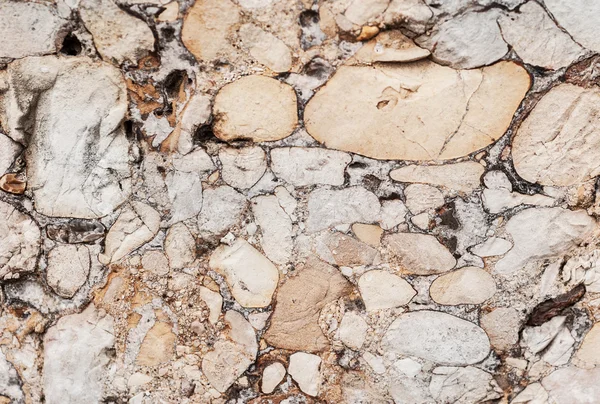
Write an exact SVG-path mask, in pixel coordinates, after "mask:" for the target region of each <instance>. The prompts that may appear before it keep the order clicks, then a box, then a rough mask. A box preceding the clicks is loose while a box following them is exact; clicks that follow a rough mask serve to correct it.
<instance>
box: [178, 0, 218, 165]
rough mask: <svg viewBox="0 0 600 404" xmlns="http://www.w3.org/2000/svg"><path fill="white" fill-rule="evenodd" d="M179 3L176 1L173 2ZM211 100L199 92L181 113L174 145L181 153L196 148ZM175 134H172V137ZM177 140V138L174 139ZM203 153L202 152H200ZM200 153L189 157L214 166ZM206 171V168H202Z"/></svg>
mask: <svg viewBox="0 0 600 404" xmlns="http://www.w3.org/2000/svg"><path fill="white" fill-rule="evenodd" d="M173 3H175V4H177V3H176V2H173ZM211 100H212V98H211V97H210V96H208V95H206V94H202V93H197V94H195V95H193V96H192V97H191V98H190V100H189V101H188V103H187V104H186V106H185V109H184V110H183V112H182V113H181V120H180V121H179V122H178V124H177V126H176V127H175V130H174V132H175V134H176V138H177V139H176V145H175V146H173V148H174V149H176V150H177V151H179V153H181V154H184V155H187V154H188V153H190V152H191V151H192V150H193V148H194V139H193V137H194V133H195V132H196V130H197V129H198V128H199V127H200V126H202V125H204V124H205V123H207V122H208V120H209V119H210V114H211V112H212V110H211ZM171 136H173V135H170V136H169V137H171ZM174 140H175V139H174ZM200 151H203V150H202V149H197V150H194V153H200ZM200 155H202V153H200ZM200 155H196V158H195V159H193V160H192V159H191V158H190V159H189V160H191V162H194V163H200V164H202V163H203V162H205V161H206V162H210V163H209V164H210V166H211V167H212V160H211V159H210V157H209V156H208V154H206V153H204V154H203V155H202V156H201V157H202V159H200ZM173 165H175V159H174V161H173ZM176 168H177V169H178V170H182V169H181V168H179V167H176ZM200 171H204V170H200Z"/></svg>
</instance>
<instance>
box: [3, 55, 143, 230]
mask: <svg viewBox="0 0 600 404" xmlns="http://www.w3.org/2000/svg"><path fill="white" fill-rule="evenodd" d="M7 72H8V80H7V81H8V83H9V89H8V91H7V92H6V93H5V94H4V97H3V98H4V103H5V105H4V107H5V109H4V111H2V110H3V108H0V111H1V112H0V114H1V115H5V116H2V118H1V119H2V121H3V122H4V123H6V126H5V130H7V134H8V136H10V137H11V138H12V139H13V140H15V141H18V142H21V143H24V144H29V146H28V147H27V150H26V153H25V160H26V163H27V187H28V189H30V190H32V192H33V200H34V203H35V209H36V211H37V212H38V213H41V214H43V215H46V216H52V217H78V218H86V219H92V218H99V217H102V216H105V215H107V214H110V213H112V212H113V210H114V209H116V208H117V207H118V206H119V205H121V204H122V203H123V202H124V201H125V200H126V199H127V198H128V197H129V194H130V191H131V181H130V177H131V171H130V166H129V155H128V153H129V142H128V140H127V138H126V137H125V130H124V127H123V121H124V119H125V113H126V111H127V93H126V86H125V80H124V79H123V76H122V74H121V72H120V71H119V70H118V69H116V68H115V67H113V66H111V65H109V64H107V63H103V62H96V61H93V60H92V59H89V58H86V57H69V58H63V57H55V56H46V57H39V58H38V57H30V58H25V59H20V60H18V61H15V62H13V63H10V64H9V65H8V69H7ZM17 100H20V101H17ZM91 100H92V101H91ZM25 128H31V130H25ZM74 134H77V136H75V135H74Z"/></svg>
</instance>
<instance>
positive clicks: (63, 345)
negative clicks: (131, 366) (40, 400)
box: [43, 304, 115, 404]
mask: <svg viewBox="0 0 600 404" xmlns="http://www.w3.org/2000/svg"><path fill="white" fill-rule="evenodd" d="M114 343H115V337H114V325H113V318H112V317H111V316H110V315H108V314H106V313H104V312H103V311H102V310H99V309H96V307H95V306H94V305H93V304H90V305H89V306H88V307H87V308H86V309H85V310H84V311H83V312H82V313H81V314H71V315H68V316H64V317H62V318H61V319H60V320H58V322H57V323H56V325H55V326H53V327H51V328H49V329H48V331H47V332H46V335H45V336H44V370H43V375H44V376H43V377H44V395H45V399H46V402H47V403H48V404H63V403H83V402H86V403H96V402H101V401H102V399H103V397H104V389H105V380H106V377H107V376H108V372H109V369H108V365H109V363H110V361H111V357H110V356H109V350H111V349H113V347H114Z"/></svg>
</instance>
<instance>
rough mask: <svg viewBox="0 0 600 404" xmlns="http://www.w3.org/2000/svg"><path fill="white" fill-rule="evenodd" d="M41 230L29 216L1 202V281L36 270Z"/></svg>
mask: <svg viewBox="0 0 600 404" xmlns="http://www.w3.org/2000/svg"><path fill="white" fill-rule="evenodd" d="M39 249H40V229H39V228H38V227H37V225H36V224H35V222H34V221H33V220H32V219H31V218H30V217H29V216H27V215H24V214H23V213H21V212H19V211H18V210H16V209H15V208H14V207H13V206H11V205H9V204H8V203H5V202H2V201H0V280H4V279H11V278H13V277H19V273H21V272H31V271H33V270H34V269H35V265H36V262H37V256H38V253H39Z"/></svg>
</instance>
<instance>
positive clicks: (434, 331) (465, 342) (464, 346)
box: [381, 310, 490, 366]
mask: <svg viewBox="0 0 600 404" xmlns="http://www.w3.org/2000/svg"><path fill="white" fill-rule="evenodd" d="M381 347H382V349H383V350H384V351H385V352H391V353H395V354H397V355H406V356H416V357H418V358H422V359H425V360H429V361H432V362H436V363H439V364H445V365H451V366H463V365H471V364H475V363H477V362H480V361H482V360H483V359H485V357H486V356H487V355H488V353H489V351H490V341H489V339H488V337H487V335H486V333H485V331H483V330H482V329H481V328H479V327H478V326H477V325H475V324H473V323H471V322H469V321H466V320H462V319H460V318H458V317H454V316H452V315H450V314H445V313H441V312H436V311H429V310H423V311H416V312H410V313H405V314H402V315H400V316H399V317H398V318H397V319H396V320H394V322H393V323H392V324H391V325H390V326H389V328H388V329H387V331H386V333H385V334H384V336H383V338H382V340H381Z"/></svg>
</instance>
